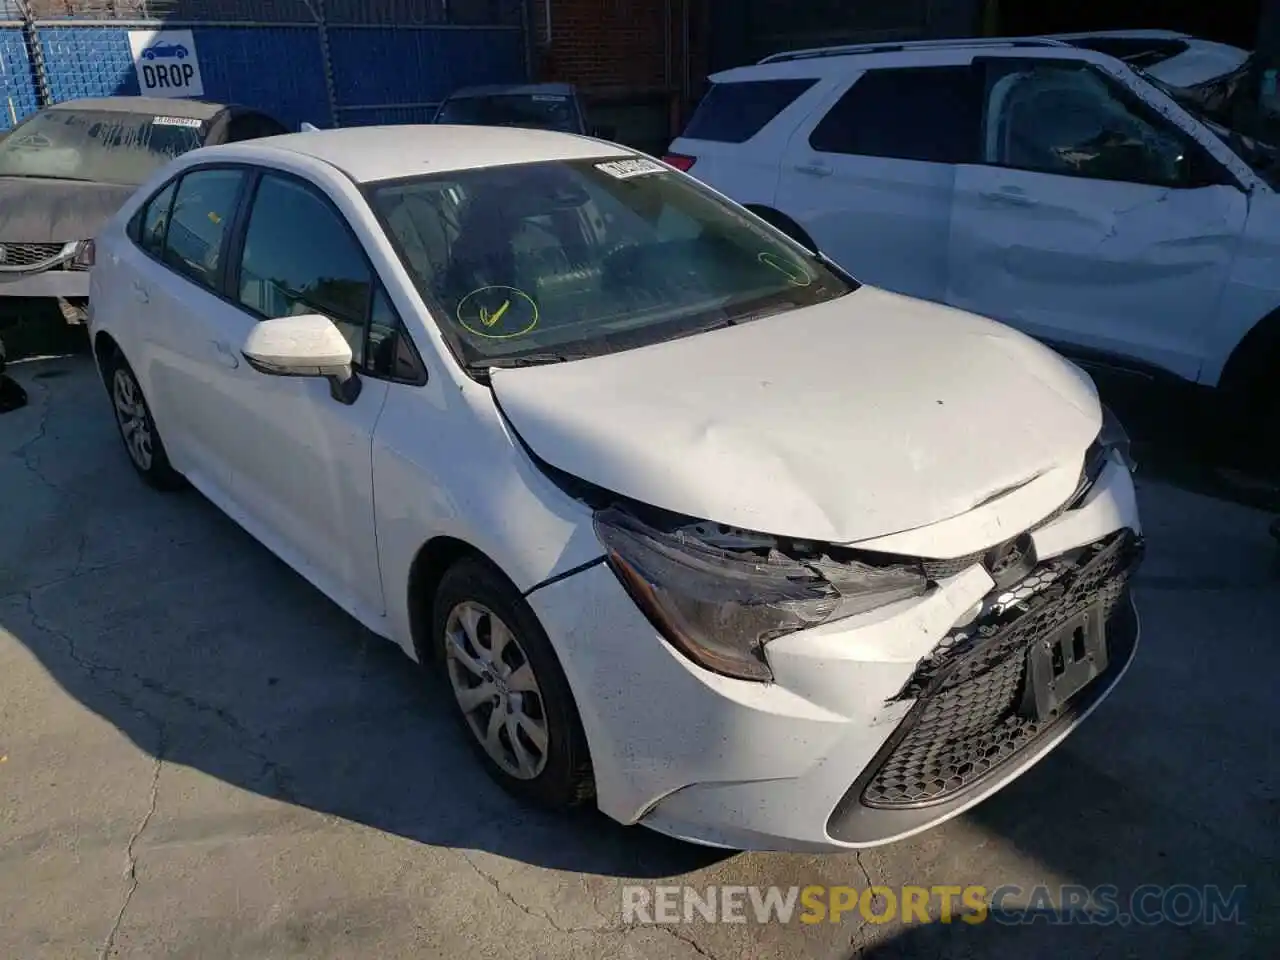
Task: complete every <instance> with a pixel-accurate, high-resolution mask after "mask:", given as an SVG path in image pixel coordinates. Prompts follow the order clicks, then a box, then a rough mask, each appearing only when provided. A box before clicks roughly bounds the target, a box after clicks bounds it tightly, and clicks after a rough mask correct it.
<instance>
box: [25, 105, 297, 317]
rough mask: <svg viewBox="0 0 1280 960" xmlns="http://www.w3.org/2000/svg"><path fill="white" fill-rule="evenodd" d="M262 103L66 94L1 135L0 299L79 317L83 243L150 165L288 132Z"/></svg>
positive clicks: (84, 277)
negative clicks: (45, 303) (41, 300)
mask: <svg viewBox="0 0 1280 960" xmlns="http://www.w3.org/2000/svg"><path fill="white" fill-rule="evenodd" d="M288 132H289V129H288V128H287V127H286V126H285V125H284V124H283V123H281V122H280V121H278V120H276V119H274V118H272V117H269V116H267V115H266V114H265V113H263V112H261V111H260V110H253V109H250V108H248V107H239V106H231V105H228V104H222V103H207V102H204V101H199V100H166V99H160V98H149V97H108V98H104V99H94V100H69V101H67V102H66V103H60V104H57V105H56V106H52V107H47V108H45V109H43V110H40V111H38V112H37V113H34V114H32V115H31V116H30V117H28V118H27V119H26V120H24V121H23V122H22V123H21V124H19V125H18V126H17V127H15V128H14V129H13V130H11V131H10V132H9V133H8V135H7V136H5V137H4V138H3V139H2V140H0V297H56V298H58V301H59V303H60V305H61V306H62V311H63V316H65V317H66V318H67V319H68V320H73V321H74V320H77V319H79V318H80V317H82V316H83V310H84V305H85V302H86V300H87V298H88V296H89V274H88V263H87V262H86V258H85V253H86V250H87V244H86V243H85V241H87V240H90V239H91V238H92V237H93V236H94V234H96V233H97V231H98V228H99V227H100V226H101V225H102V224H103V223H104V222H105V221H106V220H107V218H108V217H110V216H111V215H112V214H113V213H115V212H116V210H118V209H119V208H120V205H121V204H122V203H124V201H125V200H127V199H128V198H129V197H130V196H131V195H132V194H133V192H134V190H136V189H137V188H138V186H139V185H141V184H142V183H143V182H144V181H146V180H147V178H149V177H150V176H151V174H152V173H154V172H155V171H156V170H157V169H159V168H160V167H161V166H163V165H164V164H166V163H168V162H169V160H171V159H173V158H174V157H176V156H178V155H179V154H183V153H186V152H187V151H188V150H194V149H196V148H197V147H203V146H209V145H212V144H218V143H230V142H233V141H237V140H252V139H256V138H258V137H266V136H274V135H276V134H282V133H288Z"/></svg>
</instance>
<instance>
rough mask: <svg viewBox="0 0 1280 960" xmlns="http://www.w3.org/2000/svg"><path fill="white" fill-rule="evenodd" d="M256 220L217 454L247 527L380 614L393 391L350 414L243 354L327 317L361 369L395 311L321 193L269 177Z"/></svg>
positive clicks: (236, 265)
mask: <svg viewBox="0 0 1280 960" xmlns="http://www.w3.org/2000/svg"><path fill="white" fill-rule="evenodd" d="M243 222H244V227H243V234H242V235H241V236H240V237H237V238H235V240H234V241H233V243H232V244H231V254H230V256H231V257H232V262H231V263H230V264H229V269H228V288H227V292H228V297H227V299H226V300H224V301H222V302H221V303H220V304H219V309H218V311H217V319H216V325H217V327H218V330H219V336H218V338H217V339H218V342H219V344H220V345H221V349H224V350H225V351H226V352H228V353H230V354H232V355H233V356H234V357H235V358H236V360H237V362H236V365H235V366H234V368H233V369H230V370H229V371H228V376H227V377H226V378H225V380H224V385H225V388H224V391H223V393H222V396H221V397H220V405H221V409H222V410H223V411H224V416H225V419H226V422H227V423H228V425H229V426H230V427H232V429H229V430H228V431H226V432H225V433H223V434H221V435H220V439H219V442H220V445H221V446H220V449H219V451H218V454H219V457H220V459H221V460H222V461H223V462H225V463H226V464H228V465H229V467H230V472H231V474H232V483H233V490H234V498H235V501H236V505H237V507H238V509H239V510H240V511H241V512H242V514H243V516H242V517H240V518H238V519H241V520H242V522H244V523H245V525H246V526H248V527H249V528H250V529H251V530H252V531H253V532H254V533H255V534H256V535H258V536H259V537H260V538H261V539H263V540H264V541H266V542H267V543H268V544H269V545H270V546H271V547H272V548H273V549H274V550H276V551H277V552H278V553H280V554H281V555H282V556H284V557H285V558H286V559H287V560H288V561H289V562H290V563H291V564H294V565H295V566H296V567H297V569H299V570H301V571H302V572H303V573H304V574H306V575H307V577H308V578H309V579H310V580H312V581H313V582H314V583H316V585H317V586H319V587H320V588H321V589H322V590H324V592H325V593H327V594H329V595H330V596H331V597H333V598H334V599H335V600H336V601H337V602H338V603H339V604H340V605H341V606H343V607H344V608H346V609H347V610H348V611H349V612H351V613H353V614H354V615H356V616H357V617H358V618H360V619H367V618H368V617H377V616H380V615H382V613H383V612H384V605H383V595H382V583H381V577H380V574H379V567H378V553H377V542H376V537H375V532H374V513H373V453H372V451H373V432H374V428H375V426H376V424H377V421H378V417H379V415H380V414H381V412H382V406H383V403H384V401H385V400H386V396H387V383H386V381H385V380H381V379H374V378H371V377H368V376H361V377H360V379H361V383H362V389H361V392H360V395H359V396H358V397H357V398H356V400H355V402H354V403H352V404H350V405H348V404H345V403H343V402H341V401H339V400H336V399H334V398H333V397H332V396H331V394H330V388H329V384H328V382H327V381H325V380H322V379H316V378H289V377H273V376H266V375H263V374H260V373H258V372H256V371H255V370H253V369H252V368H251V367H250V366H249V364H248V363H247V362H246V361H245V360H244V359H243V358H242V356H241V354H240V351H241V349H242V348H243V346H244V343H245V340H246V339H247V337H248V335H249V333H250V331H251V330H252V329H253V327H254V325H255V324H256V323H258V322H260V321H261V320H262V319H265V318H268V317H280V316H288V315H299V314H309V313H319V314H323V315H325V316H328V317H329V318H330V319H332V320H333V321H334V322H335V323H336V324H337V325H338V327H339V329H341V330H342V331H343V333H344V334H346V336H347V339H348V341H349V342H350V344H351V347H352V355H353V359H354V365H355V368H356V370H357V371H362V370H363V369H364V367H365V364H364V359H365V358H364V351H365V346H366V339H367V332H368V329H369V326H370V323H371V321H372V322H373V323H375V324H379V325H381V326H386V325H388V324H389V325H391V327H392V328H393V329H394V324H395V321H394V319H388V318H387V317H385V316H380V315H379V314H387V313H389V312H390V310H391V307H390V305H389V303H388V302H387V301H386V298H385V295H384V294H383V293H382V292H381V289H380V288H379V287H378V285H377V284H376V282H375V278H374V275H373V270H372V267H371V266H370V265H369V263H368V261H367V260H366V258H365V256H364V253H363V251H362V249H361V247H360V244H359V243H358V241H357V240H356V238H355V236H354V235H353V234H352V232H351V230H350V229H349V227H348V226H347V224H346V221H345V219H344V218H343V217H342V215H341V214H340V213H339V212H338V210H337V209H336V208H335V207H334V206H333V205H332V204H331V203H329V202H328V200H327V199H326V198H325V196H324V195H323V193H322V192H321V191H320V190H319V189H318V188H317V187H315V186H314V185H312V184H310V183H306V182H304V181H302V180H300V179H298V178H295V177H293V176H290V175H286V174H281V173H274V172H272V173H263V174H262V175H261V177H260V178H259V179H258V181H257V183H256V185H255V186H254V188H253V191H252V196H251V199H250V206H249V209H248V212H247V215H246V217H245V219H244V221H243ZM358 375H359V373H358Z"/></svg>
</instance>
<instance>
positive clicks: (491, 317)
mask: <svg viewBox="0 0 1280 960" xmlns="http://www.w3.org/2000/svg"><path fill="white" fill-rule="evenodd" d="M510 307H511V301H510V300H505V301H503V304H502V306H500V307H499V308H498V309H497V310H495V311H493V312H492V313H490V312H489V310H488V309H487V308H486V307H481V308H480V322H481V323H483V324H484V325H485V326H486V327H492V326H496V325H497V323H498V321H499V320H501V319H502V315H503V314H504V313H506V312H507V310H508V309H510Z"/></svg>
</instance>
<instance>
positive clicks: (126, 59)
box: [0, 0, 529, 129]
mask: <svg viewBox="0 0 1280 960" xmlns="http://www.w3.org/2000/svg"><path fill="white" fill-rule="evenodd" d="M171 31H184V32H186V31H189V34H190V41H189V42H190V45H191V46H192V47H193V48H194V49H192V50H191V51H190V52H189V53H188V52H187V51H186V46H187V43H186V42H183V43H182V44H181V46H182V47H183V54H182V56H183V58H184V63H187V62H190V63H194V64H196V65H198V74H197V73H194V72H192V71H189V72H188V74H189V76H198V77H199V81H200V87H201V88H202V89H199V90H194V89H193V90H191V91H190V94H191V95H194V96H199V97H201V98H203V99H208V100H215V101H226V102H235V103H244V104H248V105H252V106H255V107H259V108H261V109H264V110H266V111H267V112H269V113H272V114H274V115H275V116H277V117H279V118H280V119H281V120H283V121H284V122H286V123H288V124H290V125H294V126H296V125H297V124H299V123H302V122H304V121H305V122H309V123H314V124H316V125H317V126H330V125H333V126H351V125H360V124H368V123H405V122H425V121H426V120H429V119H430V117H431V115H432V114H433V112H434V110H435V107H436V105H437V104H438V103H439V101H440V100H441V99H443V97H445V96H446V95H447V94H448V93H449V92H450V91H452V90H454V89H456V88H457V87H461V86H469V85H472V84H481V83H510V82H519V81H522V80H524V79H525V78H527V76H528V72H529V64H528V60H527V56H526V42H525V35H526V34H525V2H524V0H0V97H3V98H4V101H5V102H0V129H8V128H11V127H12V126H14V125H15V124H16V123H17V122H18V121H20V120H21V119H22V118H23V117H24V116H26V115H27V114H29V113H31V112H32V111H33V110H36V109H38V108H39V107H40V106H42V105H48V104H50V103H57V102H62V101H65V100H73V99H77V98H81V97H99V96H122V95H123V96H128V95H138V94H146V95H155V94H156V93H157V92H158V93H160V94H161V95H170V96H173V95H184V94H186V93H187V91H186V90H185V89H178V88H172V87H170V88H167V89H161V90H157V89H156V88H154V86H153V85H151V84H149V83H148V82H146V81H144V79H143V78H144V77H150V76H151V74H150V73H147V72H146V71H147V69H148V65H147V64H145V63H143V62H142V60H140V59H139V54H138V52H137V48H138V47H139V46H140V42H139V40H138V39H137V38H138V37H139V36H142V37H149V38H153V36H154V35H155V34H156V33H161V34H166V33H168V32H171ZM184 37H185V33H184ZM131 38H132V39H131ZM146 42H151V41H150V40H148V41H146ZM165 56H167V54H166V55H165ZM187 56H190V58H191V60H190V61H186V60H185V58H186V57H187ZM157 66H159V65H157ZM162 86H163V85H162Z"/></svg>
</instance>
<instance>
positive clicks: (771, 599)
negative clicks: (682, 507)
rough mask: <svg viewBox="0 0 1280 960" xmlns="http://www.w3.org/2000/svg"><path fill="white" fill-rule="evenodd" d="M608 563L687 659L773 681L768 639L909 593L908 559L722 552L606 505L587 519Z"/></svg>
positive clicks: (917, 577)
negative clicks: (882, 562) (878, 562)
mask: <svg viewBox="0 0 1280 960" xmlns="http://www.w3.org/2000/svg"><path fill="white" fill-rule="evenodd" d="M595 529H596V536H598V537H599V538H600V542H601V543H602V544H603V545H604V548H605V550H606V554H607V558H608V562H609V566H610V567H611V568H612V570H613V572H614V573H615V574H616V575H617V577H618V579H619V580H620V581H621V582H622V585H623V586H624V587H625V588H626V590H627V592H628V593H629V594H630V595H631V598H632V599H633V600H634V601H635V602H636V604H637V606H639V607H640V609H641V611H643V613H644V614H645V616H647V617H648V618H649V621H650V622H651V623H652V624H653V626H654V627H655V628H656V629H657V630H658V632H659V633H660V634H661V635H662V636H663V637H664V638H665V639H666V640H667V642H669V643H670V644H671V645H672V646H673V647H675V648H676V649H677V650H679V651H680V652H681V653H683V654H684V655H685V656H687V657H688V658H689V659H690V660H692V661H693V662H694V663H696V664H698V665H699V666H701V667H705V668H706V669H708V670H712V671H714V672H716V673H721V674H725V675H727V676H731V677H738V678H741V679H744V680H760V681H767V680H771V679H772V678H773V673H772V671H770V669H769V665H768V662H767V661H766V659H765V655H764V647H765V644H767V643H768V642H769V641H770V640H773V639H775V638H777V637H781V636H785V635H786V634H789V633H796V632H797V631H800V630H805V629H808V628H810V627H816V626H818V625H819V624H823V623H829V622H831V621H832V620H839V619H840V618H842V617H849V616H853V615H854V614H858V613H864V612H866V611H868V610H873V609H875V608H877V607H882V606H884V605H886V604H889V603H893V602H894V601H896V600H903V599H906V598H908V597H916V596H920V595H921V594H923V593H924V592H925V591H926V590H927V589H928V586H929V582H928V578H927V577H926V576H925V574H924V571H923V570H922V569H920V568H919V567H918V566H916V565H913V564H892V565H887V566H873V565H871V564H867V563H862V562H859V561H849V562H838V561H835V560H832V559H831V558H830V557H828V556H826V555H822V556H817V557H813V558H811V559H803V558H801V559H797V558H794V557H791V556H787V555H786V554H784V553H782V552H781V551H779V550H778V549H776V548H770V549H766V550H760V551H750V550H728V549H721V548H719V547H717V546H714V545H712V544H709V543H707V542H706V541H705V540H702V539H700V538H697V537H694V536H690V535H689V534H687V533H686V532H684V531H679V530H677V531H674V532H667V531H663V530H658V529H656V528H654V527H651V526H649V525H648V524H646V523H644V522H642V521H641V520H639V519H637V518H636V517H635V516H633V515H632V514H630V513H628V512H626V511H624V510H620V509H618V508H616V507H611V508H609V509H606V510H602V511H600V512H599V513H597V514H596V516H595Z"/></svg>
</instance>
